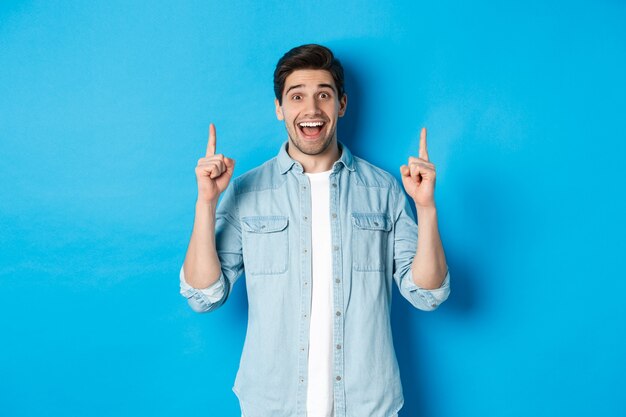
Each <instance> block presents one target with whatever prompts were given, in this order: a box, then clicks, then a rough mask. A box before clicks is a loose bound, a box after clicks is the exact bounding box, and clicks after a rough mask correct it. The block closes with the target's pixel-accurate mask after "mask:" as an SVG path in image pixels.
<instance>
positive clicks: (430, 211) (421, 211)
mask: <svg viewBox="0 0 626 417" xmlns="http://www.w3.org/2000/svg"><path fill="white" fill-rule="evenodd" d="M415 210H416V211H417V216H418V217H425V216H436V214H437V207H436V206H435V205H434V204H433V205H428V206H420V205H417V204H415Z"/></svg>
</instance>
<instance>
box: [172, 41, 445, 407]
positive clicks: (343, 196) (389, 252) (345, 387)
mask: <svg viewBox="0 0 626 417" xmlns="http://www.w3.org/2000/svg"><path fill="white" fill-rule="evenodd" d="M274 91H275V95H276V99H275V107H276V116H277V117H278V119H279V120H281V121H284V123H285V127H286V129H287V135H288V140H287V141H285V142H284V143H283V145H282V146H281V148H280V150H279V152H278V155H277V156H276V157H274V158H272V159H270V160H269V161H266V162H265V163H264V164H262V165H261V166H259V167H257V168H255V169H253V170H251V171H249V172H247V173H245V174H243V175H241V176H239V177H237V178H235V179H234V180H233V181H232V182H231V178H232V175H233V171H234V165H235V162H234V161H233V160H232V159H231V158H228V157H226V156H224V155H221V154H216V141H217V139H216V132H215V127H214V126H213V125H212V124H211V126H210V129H209V142H208V146H207V153H206V156H205V157H203V158H200V160H199V161H198V165H197V167H196V179H197V182H198V200H197V202H196V217H195V220H194V227H193V232H192V235H191V240H190V243H189V247H188V250H187V255H186V257H185V261H184V264H183V267H182V268H181V271H180V286H181V294H182V295H183V296H185V297H186V298H187V299H188V302H189V305H190V306H191V307H192V308H193V309H194V310H195V311H198V312H207V311H213V310H215V309H216V308H218V307H220V306H221V305H222V304H223V303H224V302H225V301H226V299H227V298H228V296H229V294H230V292H231V289H232V286H233V285H234V284H235V282H236V281H237V279H238V278H239V277H240V276H241V275H242V274H243V273H244V272H245V274H246V286H247V292H248V303H249V310H248V331H247V334H246V341H245V343H244V348H243V352H242V355H241V362H240V367H239V371H238V373H237V377H236V380H235V385H234V387H233V390H234V392H235V393H236V394H237V396H238V398H239V402H240V406H241V411H242V415H243V416H245V417H270V416H271V417H287V416H289V417H292V416H298V417H305V416H306V417H329V416H330V417H365V416H367V417H392V416H396V415H397V412H398V411H399V410H400V409H401V408H402V405H403V401H404V400H403V394H402V387H401V383H400V373H399V369H398V363H397V360H396V356H395V352H394V348H393V341H392V334H391V326H390V307H391V294H392V288H391V287H392V285H393V282H395V284H396V285H397V286H398V288H399V291H400V294H402V296H403V297H404V298H406V299H407V300H408V301H409V302H410V303H411V304H412V305H413V306H415V307H416V308H418V309H420V310H426V311H430V310H434V309H435V308H437V307H438V306H439V305H440V304H441V303H442V302H443V301H445V300H446V299H447V297H448V295H449V293H450V283H449V281H450V274H449V272H448V266H447V264H446V259H445V255H444V251H443V246H442V243H441V239H440V236H439V230H438V225H437V211H436V207H435V201H434V189H435V167H434V165H433V164H432V163H431V162H430V160H429V157H428V152H427V148H426V130H425V129H422V132H421V137H420V148H419V155H418V157H409V158H408V163H407V164H406V165H402V166H401V167H400V174H401V177H402V183H403V186H404V190H405V191H406V194H408V195H409V197H410V198H412V199H413V201H414V202H415V206H416V208H417V216H418V219H419V225H418V224H416V222H415V220H414V217H413V214H412V211H411V208H410V205H409V201H408V199H407V197H406V194H405V191H403V190H402V188H401V187H400V186H399V184H398V181H397V180H396V179H395V178H394V177H393V176H392V175H391V174H389V173H387V172H385V171H383V170H382V169H380V168H377V167H375V166H373V165H371V164H370V163H368V162H366V161H365V160H363V159H360V158H358V157H356V156H353V155H352V153H351V152H350V151H349V149H348V148H347V147H346V146H345V144H343V143H341V142H339V141H338V140H337V133H336V132H337V122H338V120H339V118H341V117H342V116H343V115H344V114H345V112H346V108H347V103H348V98H347V95H346V93H345V92H344V79H343V68H342V66H341V64H340V62H339V61H338V60H337V59H336V58H335V57H334V56H333V54H332V52H331V51H330V50H329V49H328V48H325V47H323V46H320V45H302V46H299V47H297V48H294V49H292V50H290V51H289V52H287V53H286V54H285V55H284V56H283V57H282V58H281V59H280V60H279V61H278V64H277V65H276V70H275V72H274ZM222 193H223V196H222V198H221V201H220V202H219V206H218V199H219V198H220V196H221V195H222Z"/></svg>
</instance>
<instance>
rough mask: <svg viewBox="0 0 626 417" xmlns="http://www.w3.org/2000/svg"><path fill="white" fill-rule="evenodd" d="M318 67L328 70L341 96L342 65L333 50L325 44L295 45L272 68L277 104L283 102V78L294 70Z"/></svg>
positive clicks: (342, 91)
mask: <svg viewBox="0 0 626 417" xmlns="http://www.w3.org/2000/svg"><path fill="white" fill-rule="evenodd" d="M300 69H320V70H326V71H328V72H330V75H332V77H333V80H334V81H335V87H337V94H338V96H339V98H341V97H343V95H344V89H343V67H342V66H341V62H339V60H338V59H337V58H335V56H334V55H333V52H332V51H331V50H330V49H328V48H327V47H325V46H322V45H317V44H313V43H311V44H307V45H300V46H296V47H295V48H293V49H291V50H290V51H289V52H287V53H286V54H285V55H283V56H282V58H280V59H279V60H278V63H277V64H276V69H275V70H274V94H275V95H276V99H278V103H279V104H281V105H282V104H283V97H282V96H283V89H284V88H285V80H286V79H287V77H288V76H289V74H291V73H292V72H294V71H295V70H300Z"/></svg>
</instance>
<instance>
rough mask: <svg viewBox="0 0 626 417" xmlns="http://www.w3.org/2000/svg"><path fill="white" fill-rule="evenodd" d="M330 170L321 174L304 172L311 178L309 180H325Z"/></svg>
mask: <svg viewBox="0 0 626 417" xmlns="http://www.w3.org/2000/svg"><path fill="white" fill-rule="evenodd" d="M332 171H333V170H332V169H329V170H328V171H323V172H305V174H306V175H307V176H308V177H309V178H311V179H318V178H320V179H321V178H326V177H329V176H330V173H331V172H332Z"/></svg>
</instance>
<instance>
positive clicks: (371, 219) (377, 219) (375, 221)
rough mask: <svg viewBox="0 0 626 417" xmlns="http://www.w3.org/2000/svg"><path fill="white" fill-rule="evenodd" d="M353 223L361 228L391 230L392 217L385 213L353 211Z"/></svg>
mask: <svg viewBox="0 0 626 417" xmlns="http://www.w3.org/2000/svg"><path fill="white" fill-rule="evenodd" d="M352 224H353V225H355V226H356V227H358V228H359V229H368V230H385V231H387V232H388V231H390V230H391V219H390V218H389V216H388V215H386V214H384V213H352Z"/></svg>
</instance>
